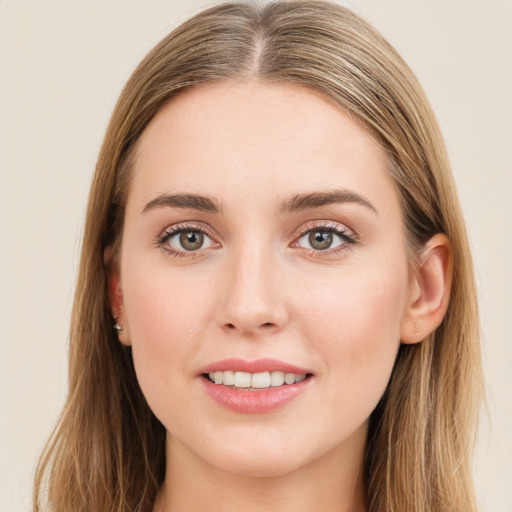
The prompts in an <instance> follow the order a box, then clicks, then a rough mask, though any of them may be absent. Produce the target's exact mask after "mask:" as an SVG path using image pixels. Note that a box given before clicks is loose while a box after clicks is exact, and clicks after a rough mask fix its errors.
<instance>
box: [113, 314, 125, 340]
mask: <svg viewBox="0 0 512 512" xmlns="http://www.w3.org/2000/svg"><path fill="white" fill-rule="evenodd" d="M114 331H117V334H118V335H119V334H120V333H122V332H123V326H122V325H121V324H120V323H119V322H118V321H117V315H114Z"/></svg>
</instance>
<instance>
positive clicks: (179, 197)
mask: <svg viewBox="0 0 512 512" xmlns="http://www.w3.org/2000/svg"><path fill="white" fill-rule="evenodd" d="M162 207H168V208H190V209H192V210H199V211H202V212H211V213H220V212H221V211H222V206H221V204H220V203H219V202H218V201H217V200H216V199H215V198H213V197H207V196H201V195H198V194H162V195H160V196H158V197H156V198H155V199H153V200H152V201H150V202H149V203H147V204H146V206H144V209H143V210H142V213H147V212H149V211H151V210H154V209H155V208H162Z"/></svg>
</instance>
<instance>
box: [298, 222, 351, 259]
mask: <svg viewBox="0 0 512 512" xmlns="http://www.w3.org/2000/svg"><path fill="white" fill-rule="evenodd" d="M356 242H357V238H356V235H355V234H354V233H352V232H351V231H349V230H348V228H345V227H343V226H341V225H338V224H331V223H329V224H328V225H321V226H315V227H309V226H306V227H304V228H303V230H302V234H301V235H300V237H299V238H298V239H297V241H296V242H295V243H294V244H293V246H294V247H302V248H304V249H309V250H311V251H314V252H326V253H331V251H332V252H337V251H340V250H343V249H345V248H347V247H348V246H350V245H354V244H355V243H356ZM333 250H334V251H333Z"/></svg>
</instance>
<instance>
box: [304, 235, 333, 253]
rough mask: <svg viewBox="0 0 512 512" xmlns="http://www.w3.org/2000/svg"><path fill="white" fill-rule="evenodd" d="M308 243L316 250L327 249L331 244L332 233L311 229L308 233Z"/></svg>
mask: <svg viewBox="0 0 512 512" xmlns="http://www.w3.org/2000/svg"><path fill="white" fill-rule="evenodd" d="M309 243H310V244H311V247H313V249H316V250H319V251H321V250H324V249H328V248H329V247H330V246H331V245H332V233H331V232H329V231H312V232H311V233H310V234H309Z"/></svg>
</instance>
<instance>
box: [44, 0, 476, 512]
mask: <svg viewBox="0 0 512 512" xmlns="http://www.w3.org/2000/svg"><path fill="white" fill-rule="evenodd" d="M82 251H83V252H82V259H81V266H80V272H79V279H78V286H77V294H76V298H75V309H74V313H73V325H72V332H71V354H70V382H69V386H70V390H69V397H68V401H67V403H66V406H65V409H64V412H63V415H62V418H61V421H60V423H59V426H58V427H57V429H56V432H55V434H54V436H53V438H52V440H51V441H50V443H49V445H48V448H47V450H46V452H45V454H44V455H43V458H42V460H41V464H40V467H39V471H38V475H37V478H36V491H35V493H36V498H35V502H36V505H35V509H36V510H41V507H43V506H44V505H39V500H40V498H39V496H40V491H41V486H42V483H43V478H44V477H45V475H47V478H48V479H49V494H48V501H49V509H50V510H66V511H70V510H95V511H100V510H105V511H107V510H109V511H110V510H154V511H156V512H158V511H162V512H163V511H174V510H187V511H188V510H198V509H199V508H204V507H206V506H208V508H209V509H211V510H216V509H217V510H231V509H232V508H234V507H235V506H236V507H237V508H239V507H243V508H244V509H245V510H258V509H259V508H262V507H267V508H268V507H271V508H272V509H275V510H288V509H290V510H291V509H292V508H293V510H346V511H349V510H357V511H363V510H365V511H391V510H396V511H402V510H407V511H415V512H416V511H418V512H419V511H427V510H428V511H441V510H442V511H446V510H464V511H469V510H475V499H474V492H473V487H472V482H471V457H470V455H471V449H472V445H473V437H474V424H475V420H476V410H477V407H478V403H479V398H480V390H481V382H480V362H479V345H478V322H477V306H476V299H475V290H474V283H473V276H472V264H471V260H470V256H469V251H468V244H467V239H466V235H465V229H464V224H463V220H462V218H461V214H460V208H459V206H458V200H457V196H456V192H455V189H454V185H453V181H452V178H451V174H450V170H449V163H448V160H447V157H446V153H445V150H444V146H443V143H442V139H441V136H440V134H439V130H438V128H437V125H436V122H435V118H434V116H433V114H432V112H431V110H430V108H429V106H428V102H427V100H426V99H425V97H424V95H423V93H422V91H421V88H420V86H419V85H418V83H417V81H416V79H415V78H414V76H413V75H412V73H411V71H410V70H409V69H408V68H407V66H406V65H405V64H404V62H403V61H402V60H401V58H400V57H399V56H398V55H397V54H396V52H395V51H394V50H393V49H392V48H391V47H390V46H389V44H388V43H387V42H386V41H385V40H383V38H382V37H381V36H380V35H379V34H378V33H376V32H375V30H374V29H373V28H372V27H370V26H369V25H368V24H367V23H365V22H364V21H362V20H361V19H360V18H358V17H357V16H355V15H354V14H352V13H351V12H350V11H348V10H346V9H344V8H342V7H339V6H335V5H332V4H329V3H325V2H314V1H313V2H276V3H272V4H270V5H268V6H267V7H264V8H262V9H256V8H255V7H252V6H250V5H245V4H226V5H222V6H218V7H215V8H212V9H210V10H208V11H205V12H203V13H201V14H199V15H197V16H196V17H194V18H193V19H191V20H190V21H188V22H186V23H185V24H183V25H182V26H181V27H179V28H178V29H177V30H175V31H174V32H173V33H172V34H171V35H170V36H168V37H167V38H166V39H164V40H163V41H162V42H161V43H160V44H159V45H158V46H157V47H156V48H155V49H154V50H152V51H151V52H150V54H149V55H148V56H147V57H146V58H145V59H144V61H143V62H142V63H141V64H140V66H139V67H138V68H137V70H136V71H135V72H134V74H133V75H132V77H131V78H130V80H129V81H128V83H127V85H126V87H125V89H124V91H123V93H122V94H121V97H120V99H119V101H118V104H117V106H116V108H115V111H114V113H113V116H112V119H111V122H110V125H109V128H108V131H107V134H106V137H105V141H104V144H103V147H102V150H101V153H100V156H99V160H98V165H97V169H96V174H95V178H94V182H93V185H92V190H91V194H90V200H89V207H88V213H87V221H86V228H85V233H84V242H83V249H82Z"/></svg>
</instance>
